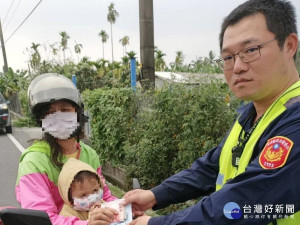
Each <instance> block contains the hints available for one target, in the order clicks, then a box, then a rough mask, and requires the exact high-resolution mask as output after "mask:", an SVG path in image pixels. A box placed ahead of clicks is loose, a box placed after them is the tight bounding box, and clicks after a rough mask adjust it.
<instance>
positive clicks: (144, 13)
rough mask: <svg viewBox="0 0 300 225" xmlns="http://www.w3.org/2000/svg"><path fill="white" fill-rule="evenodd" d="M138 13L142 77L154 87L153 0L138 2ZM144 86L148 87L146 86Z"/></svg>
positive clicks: (140, 0)
mask: <svg viewBox="0 0 300 225" xmlns="http://www.w3.org/2000/svg"><path fill="white" fill-rule="evenodd" d="M139 12H140V54H141V63H142V76H143V79H145V80H146V83H148V84H149V87H154V86H155V73H154V72H155V69H154V24H153V0H139ZM142 84H143V83H142ZM146 86H148V85H147V84H146Z"/></svg>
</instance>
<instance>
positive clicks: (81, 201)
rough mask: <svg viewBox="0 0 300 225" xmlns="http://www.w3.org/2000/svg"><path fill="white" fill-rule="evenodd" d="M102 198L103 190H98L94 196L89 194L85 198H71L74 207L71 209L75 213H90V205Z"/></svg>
mask: <svg viewBox="0 0 300 225" xmlns="http://www.w3.org/2000/svg"><path fill="white" fill-rule="evenodd" d="M102 198H103V190H102V189H100V190H99V191H98V192H97V193H95V194H90V195H89V196H87V197H85V198H73V201H74V206H73V208H74V209H75V210H77V211H90V208H91V206H92V205H94V204H95V203H96V202H99V201H101V199H102Z"/></svg>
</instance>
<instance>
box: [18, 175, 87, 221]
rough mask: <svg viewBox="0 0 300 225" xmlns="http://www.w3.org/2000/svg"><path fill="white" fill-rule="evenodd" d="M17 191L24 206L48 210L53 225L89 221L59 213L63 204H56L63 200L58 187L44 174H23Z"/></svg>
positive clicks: (19, 200)
mask: <svg viewBox="0 0 300 225" xmlns="http://www.w3.org/2000/svg"><path fill="white" fill-rule="evenodd" d="M15 191H16V196H17V200H18V202H19V203H20V204H21V207H22V208H26V209H36V210H43V211H45V212H47V214H48V215H49V217H50V219H51V222H52V224H53V225H87V223H88V222H87V221H82V220H79V219H78V218H77V217H64V216H60V215H58V213H59V210H60V209H61V206H60V208H58V206H57V205H56V204H58V202H60V201H61V198H60V196H59V193H58V190H57V187H56V186H55V185H54V183H53V182H51V181H50V180H49V179H48V177H47V176H46V175H44V174H40V173H31V174H28V175H24V176H22V177H21V178H20V181H19V184H18V185H17V186H16V189H15ZM56 192H57V193H56Z"/></svg>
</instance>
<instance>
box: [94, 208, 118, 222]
mask: <svg viewBox="0 0 300 225" xmlns="http://www.w3.org/2000/svg"><path fill="white" fill-rule="evenodd" d="M117 215H118V211H117V210H114V209H112V208H108V207H107V208H98V207H94V208H93V209H92V210H91V211H90V218H89V222H88V225H109V224H111V223H112V222H113V220H114V218H115V217H116V216H117Z"/></svg>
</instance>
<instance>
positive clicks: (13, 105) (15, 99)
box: [9, 92, 23, 116]
mask: <svg viewBox="0 0 300 225" xmlns="http://www.w3.org/2000/svg"><path fill="white" fill-rule="evenodd" d="M9 101H10V105H9V108H10V110H12V111H13V112H15V113H17V114H19V115H20V116H22V115H23V114H22V108H21V103H20V99H19V92H16V93H15V94H13V95H11V96H10V97H9Z"/></svg>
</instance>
